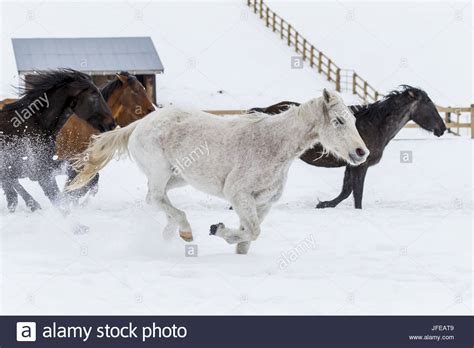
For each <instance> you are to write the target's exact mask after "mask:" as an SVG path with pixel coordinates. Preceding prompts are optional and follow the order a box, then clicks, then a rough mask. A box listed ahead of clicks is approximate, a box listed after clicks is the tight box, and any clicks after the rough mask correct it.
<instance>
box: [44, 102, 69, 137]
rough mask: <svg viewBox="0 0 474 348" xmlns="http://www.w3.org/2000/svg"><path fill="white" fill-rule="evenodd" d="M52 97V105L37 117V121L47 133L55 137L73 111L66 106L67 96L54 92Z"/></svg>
mask: <svg viewBox="0 0 474 348" xmlns="http://www.w3.org/2000/svg"><path fill="white" fill-rule="evenodd" d="M50 99H51V103H50V107H49V108H47V109H45V110H44V112H42V113H41V115H39V116H38V117H37V122H38V123H39V124H40V126H41V127H42V128H43V130H44V132H45V133H46V134H48V135H49V136H50V137H52V138H53V139H55V138H56V136H57V135H58V133H59V131H60V129H61V128H62V127H63V126H64V124H65V123H66V121H67V120H68V118H69V117H70V116H71V115H72V112H71V110H67V108H66V100H67V96H65V95H57V94H55V93H52V94H51V96H50Z"/></svg>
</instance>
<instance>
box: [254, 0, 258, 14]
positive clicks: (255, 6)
mask: <svg viewBox="0 0 474 348" xmlns="http://www.w3.org/2000/svg"><path fill="white" fill-rule="evenodd" d="M253 12H254V13H257V0H254V3H253Z"/></svg>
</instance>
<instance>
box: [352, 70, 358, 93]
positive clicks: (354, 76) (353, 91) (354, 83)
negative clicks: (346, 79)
mask: <svg viewBox="0 0 474 348" xmlns="http://www.w3.org/2000/svg"><path fill="white" fill-rule="evenodd" d="M356 81H357V74H356V73H355V72H354V74H352V94H357V90H356V87H357V85H356Z"/></svg>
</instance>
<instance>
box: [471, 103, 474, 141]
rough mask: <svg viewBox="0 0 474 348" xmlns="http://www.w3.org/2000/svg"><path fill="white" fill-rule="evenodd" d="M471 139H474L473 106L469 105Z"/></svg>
mask: <svg viewBox="0 0 474 348" xmlns="http://www.w3.org/2000/svg"><path fill="white" fill-rule="evenodd" d="M471 139H474V104H471Z"/></svg>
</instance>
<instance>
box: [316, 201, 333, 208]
mask: <svg viewBox="0 0 474 348" xmlns="http://www.w3.org/2000/svg"><path fill="white" fill-rule="evenodd" d="M324 208H333V207H332V206H331V205H329V204H328V202H319V203H318V204H317V205H316V209H324Z"/></svg>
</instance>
